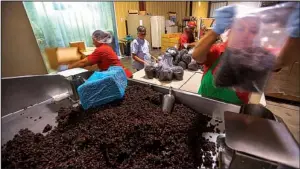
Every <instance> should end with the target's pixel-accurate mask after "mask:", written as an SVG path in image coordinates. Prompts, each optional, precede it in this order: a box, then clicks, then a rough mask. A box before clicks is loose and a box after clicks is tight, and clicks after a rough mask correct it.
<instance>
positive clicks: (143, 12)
mask: <svg viewBox="0 0 300 169" xmlns="http://www.w3.org/2000/svg"><path fill="white" fill-rule="evenodd" d="M139 15H147V12H146V11H139Z"/></svg>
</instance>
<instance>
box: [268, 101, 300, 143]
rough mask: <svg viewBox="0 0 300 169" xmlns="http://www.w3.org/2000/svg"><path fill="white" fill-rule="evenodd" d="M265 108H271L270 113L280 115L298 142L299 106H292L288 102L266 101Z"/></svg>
mask: <svg viewBox="0 0 300 169" xmlns="http://www.w3.org/2000/svg"><path fill="white" fill-rule="evenodd" d="M267 108H268V109H269V110H271V112H272V113H274V114H275V115H277V116H279V117H281V118H282V119H283V121H284V122H285V123H286V125H287V126H288V128H289V130H290V131H291V133H292V134H293V136H294V137H295V139H296V140H297V141H298V143H300V142H299V141H300V135H299V132H300V129H299V127H300V123H299V122H300V120H299V110H300V107H299V106H294V105H290V104H284V103H277V102H272V101H267Z"/></svg>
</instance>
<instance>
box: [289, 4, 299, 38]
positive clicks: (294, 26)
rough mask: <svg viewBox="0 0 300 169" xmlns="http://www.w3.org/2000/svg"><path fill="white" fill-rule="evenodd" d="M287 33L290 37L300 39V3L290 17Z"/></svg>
mask: <svg viewBox="0 0 300 169" xmlns="http://www.w3.org/2000/svg"><path fill="white" fill-rule="evenodd" d="M287 31H288V33H289V36H290V37H293V38H299V37H300V2H297V4H296V5H295V9H294V11H293V12H292V14H291V15H290V16H289V19H288V22H287Z"/></svg>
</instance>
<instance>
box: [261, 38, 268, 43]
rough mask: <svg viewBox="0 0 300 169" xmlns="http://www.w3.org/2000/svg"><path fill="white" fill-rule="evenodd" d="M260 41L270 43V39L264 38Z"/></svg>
mask: <svg viewBox="0 0 300 169" xmlns="http://www.w3.org/2000/svg"><path fill="white" fill-rule="evenodd" d="M260 40H261V41H263V42H268V40H269V38H268V37H263V38H261V39H260Z"/></svg>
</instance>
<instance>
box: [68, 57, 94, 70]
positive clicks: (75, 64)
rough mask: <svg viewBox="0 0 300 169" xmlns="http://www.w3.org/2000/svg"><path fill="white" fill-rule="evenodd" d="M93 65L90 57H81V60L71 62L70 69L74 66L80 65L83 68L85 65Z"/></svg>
mask: <svg viewBox="0 0 300 169" xmlns="http://www.w3.org/2000/svg"><path fill="white" fill-rule="evenodd" d="M91 65H93V64H91V63H90V62H89V60H88V58H87V57H86V58H84V59H81V60H79V61H77V62H75V63H72V64H69V65H68V69H73V68H78V67H80V68H83V67H86V66H91Z"/></svg>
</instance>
